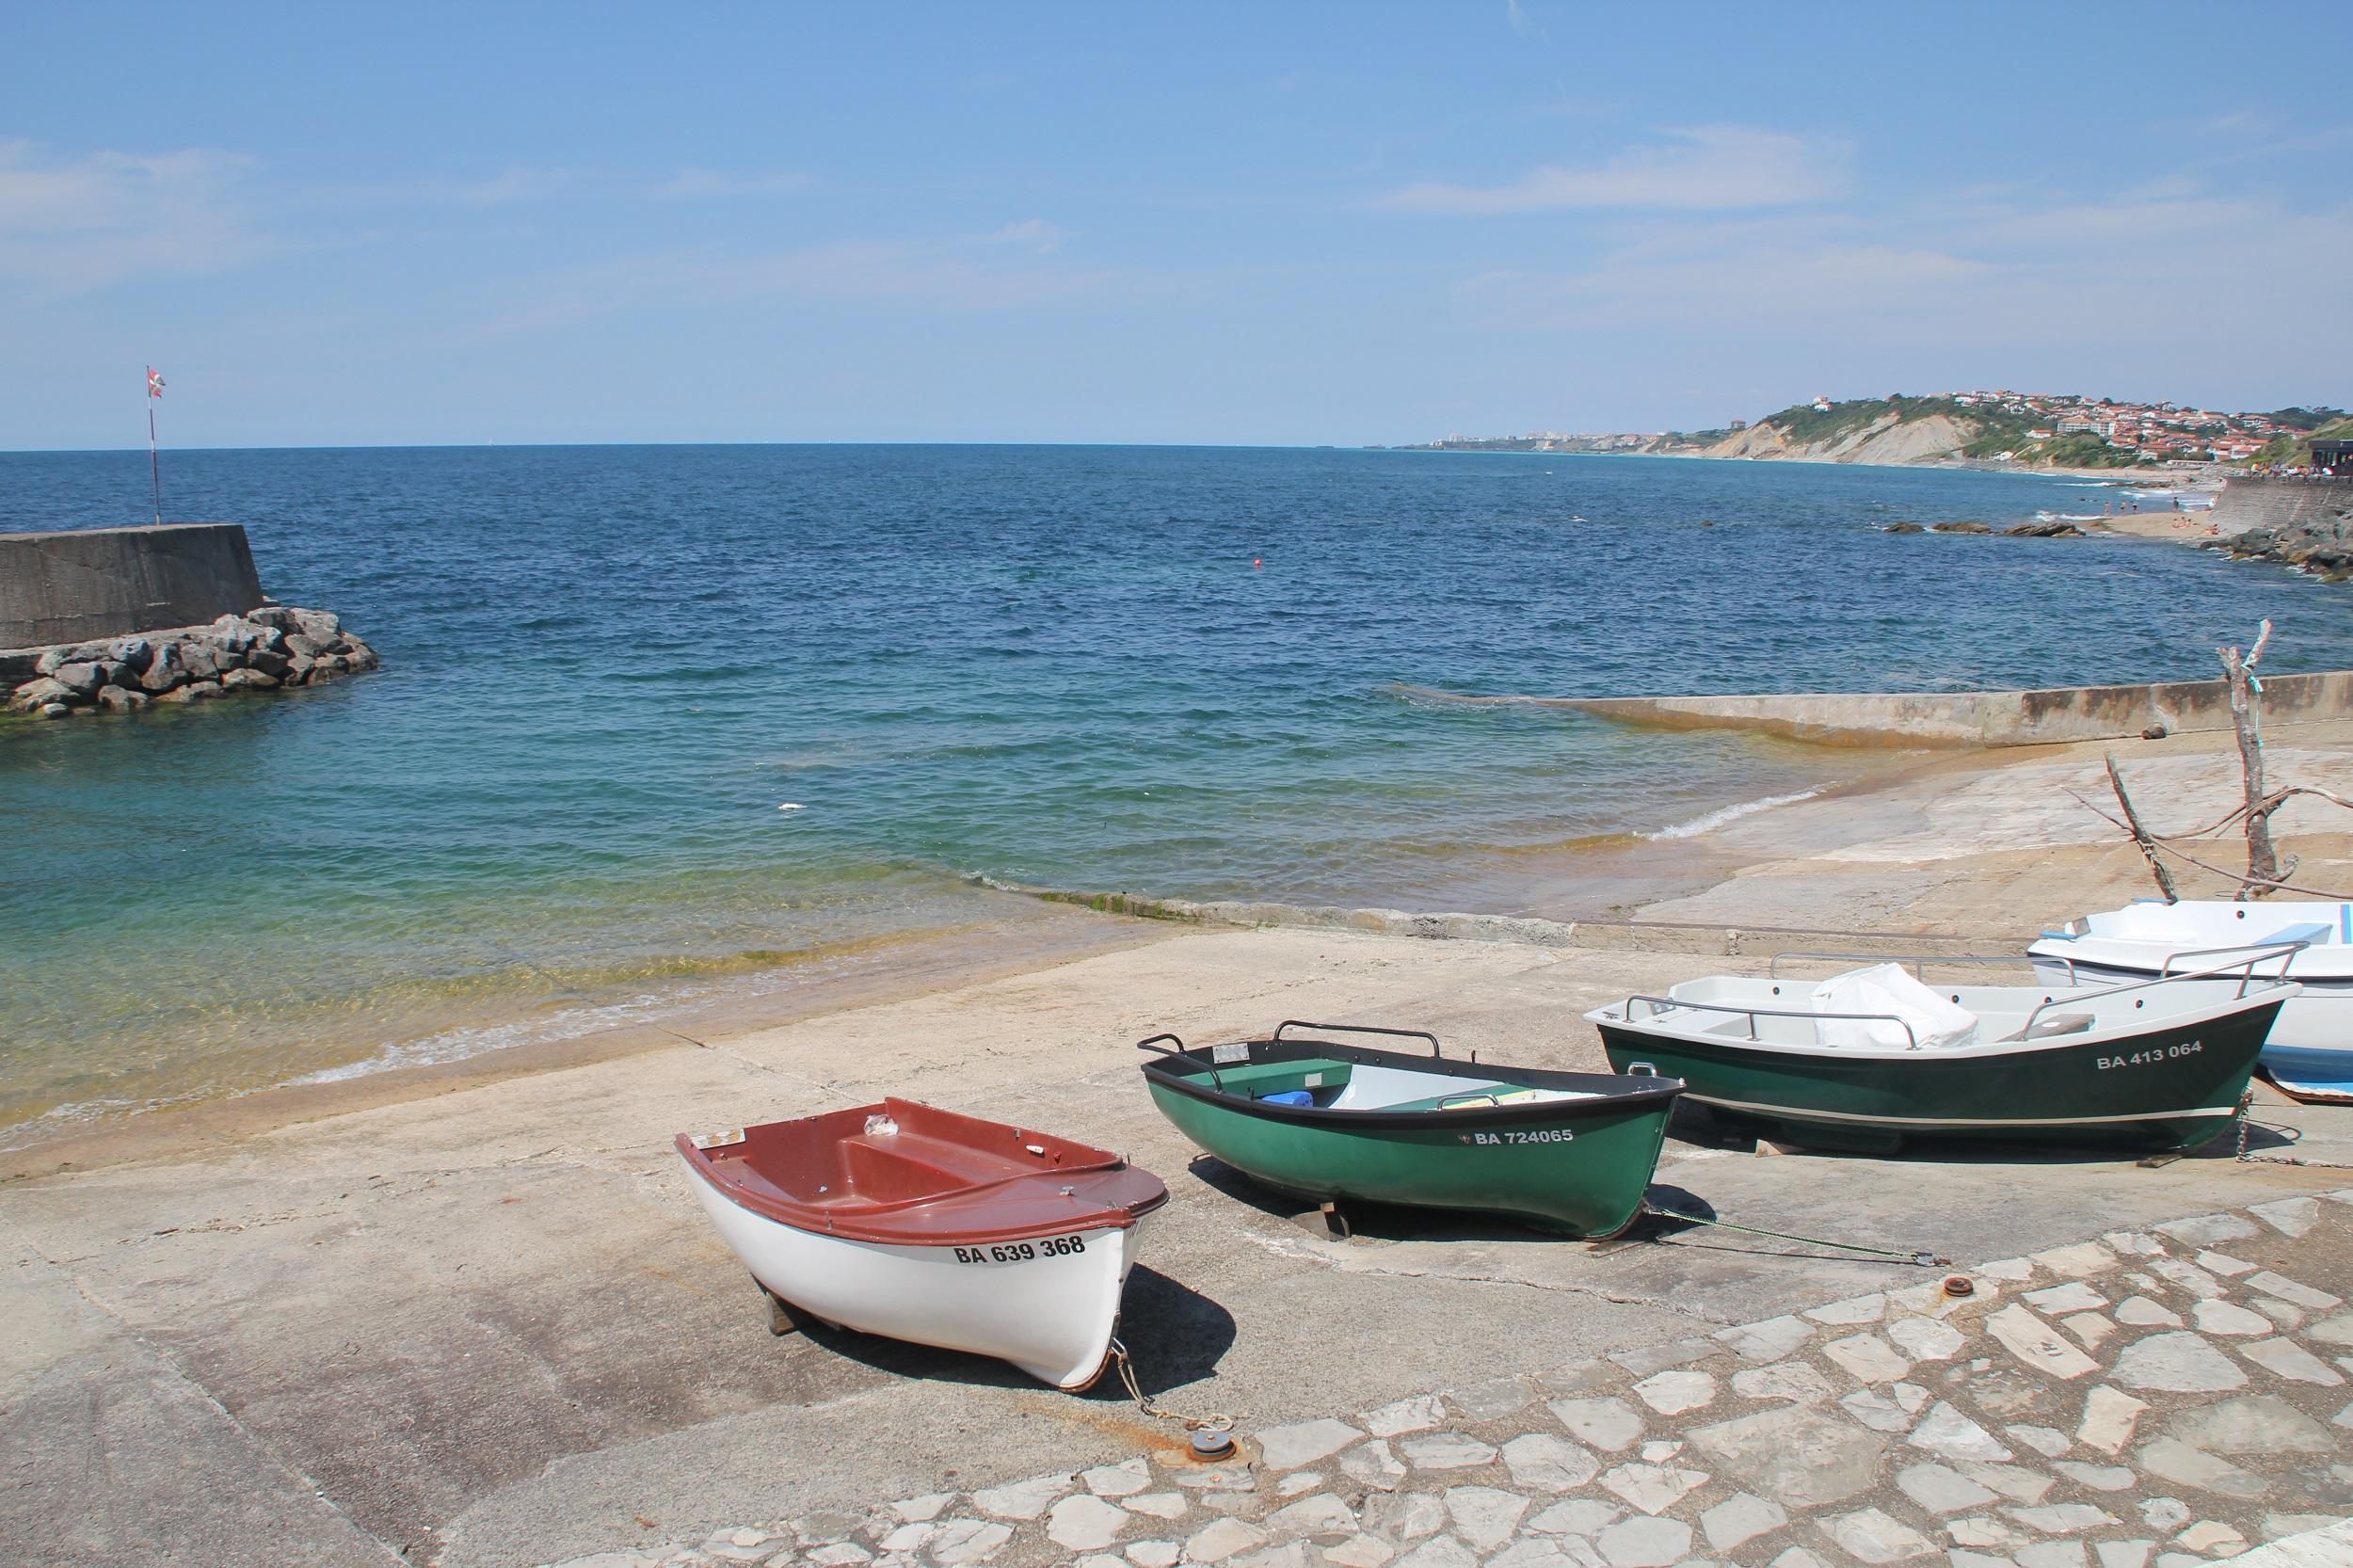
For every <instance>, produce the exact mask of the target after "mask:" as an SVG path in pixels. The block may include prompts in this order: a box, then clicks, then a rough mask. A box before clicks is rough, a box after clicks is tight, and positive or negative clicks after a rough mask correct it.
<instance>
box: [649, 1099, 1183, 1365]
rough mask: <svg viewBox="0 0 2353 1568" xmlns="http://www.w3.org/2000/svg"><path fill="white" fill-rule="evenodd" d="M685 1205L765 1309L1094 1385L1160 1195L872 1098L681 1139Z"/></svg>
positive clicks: (1000, 1135)
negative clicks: (1144, 1224) (761, 1296)
mask: <svg viewBox="0 0 2353 1568" xmlns="http://www.w3.org/2000/svg"><path fill="white" fill-rule="evenodd" d="M678 1151H679V1154H680V1156H681V1157H682V1158H683V1159H684V1160H685V1161H686V1168H687V1169H688V1170H689V1171H691V1172H693V1173H694V1176H695V1182H694V1186H695V1195H696V1197H697V1198H699V1199H700V1200H701V1201H702V1206H703V1211H704V1212H705V1213H707V1214H709V1215H710V1216H711V1220H712V1224H715V1225H717V1226H718V1227H719V1234H720V1235H721V1236H722V1237H724V1238H726V1240H727V1243H728V1246H729V1247H731V1248H733V1249H734V1251H735V1256H738V1257H740V1258H742V1259H743V1260H744V1267H745V1268H747V1269H749V1270H750V1271H751V1272H752V1277H753V1278H754V1279H755V1280H757V1281H759V1282H760V1288H761V1289H762V1290H763V1291H765V1292H767V1294H768V1298H769V1310H770V1327H772V1328H773V1329H775V1330H776V1332H777V1333H783V1332H785V1331H786V1329H787V1327H789V1326H790V1323H791V1320H792V1311H793V1310H795V1309H797V1310H798V1311H800V1312H803V1313H806V1314H808V1315H809V1316H811V1317H814V1318H818V1319H822V1320H824V1321H826V1322H828V1323H832V1324H834V1325H836V1326H839V1327H843V1328H854V1329H857V1330H860V1331H862V1332H864V1333H867V1334H879V1335H887V1336H889V1337H891V1338H893V1339H907V1340H912V1341H914V1342H915V1343H917V1344H919V1345H937V1346H940V1347H942V1348H944V1349H947V1350H953V1351H969V1352H973V1353H975V1354H978V1355H990V1356H996V1357H998V1358H1000V1359H1001V1360H1005V1361H1010V1362H1012V1363H1013V1364H1014V1365H1015V1366H1016V1367H1018V1368H1021V1370H1023V1371H1025V1372H1027V1373H1029V1374H1030V1375H1031V1376H1032V1377H1034V1378H1036V1379H1038V1380H1039V1381H1040V1382H1043V1383H1049V1384H1053V1385H1054V1386H1055V1387H1057V1388H1064V1389H1080V1388H1085V1387H1087V1386H1088V1385H1090V1384H1093V1383H1094V1382H1095V1380H1096V1378H1098V1377H1100V1376H1101V1375H1102V1372H1103V1368H1104V1367H1105V1366H1106V1365H1107V1364H1108V1361H1109V1358H1110V1353H1111V1346H1112V1334H1113V1332H1114V1330H1115V1329H1116V1328H1117V1326H1118V1321H1119V1299H1120V1292H1121V1290H1122V1288H1124V1287H1125V1285H1126V1284H1127V1279H1128V1267H1129V1266H1130V1265H1131V1264H1133V1263H1134V1262H1135V1256H1136V1245H1135V1244H1136V1233H1137V1229H1138V1225H1139V1223H1140V1222H1141V1221H1142V1220H1143V1219H1144V1217H1145V1216H1146V1215H1148V1214H1150V1213H1152V1212H1153V1211H1154V1210H1156V1209H1158V1208H1160V1207H1161V1206H1162V1205H1163V1204H1165V1203H1167V1202H1168V1189H1167V1188H1166V1187H1164V1186H1162V1185H1161V1184H1160V1178H1159V1177H1158V1176H1153V1175H1152V1174H1151V1173H1150V1172H1148V1171H1140V1170H1137V1169H1136V1168H1135V1167H1133V1166H1131V1165H1129V1164H1128V1162H1127V1161H1126V1160H1122V1159H1120V1158H1119V1157H1118V1156H1117V1155H1113V1154H1110V1153H1107V1152H1105V1151H1104V1150H1102V1149H1096V1148H1089V1147H1088V1146H1086V1145H1085V1144H1074V1143H1071V1142H1070V1141H1069V1140H1067V1139H1063V1138H1055V1137H1052V1136H1049V1135H1048V1134H1046V1133H1042V1132H1034V1131H1031V1130H1029V1129H1027V1128H1014V1127H1007V1126H1004V1125H1003V1124H1001V1123H998V1122H985V1121H981V1120H979V1119H977V1118H975V1117H971V1116H959V1115H957V1114H955V1113H954V1112H948V1111H940V1110H937V1109H936V1108H934V1107H932V1106H928V1105H918V1104H915V1103H914V1102H912V1101H909V1100H902V1099H886V1100H884V1101H883V1102H882V1103H881V1104H880V1105H862V1106H858V1107H856V1109H854V1110H849V1111H834V1112H826V1113H824V1114H823V1115H818V1116H805V1117H803V1118H801V1119H800V1120H798V1121H789V1122H770V1123H768V1124H767V1125H765V1126H762V1127H746V1128H735V1129H733V1130H731V1131H728V1132H720V1133H712V1134H707V1135H696V1134H692V1133H681V1134H680V1136H679V1139H678Z"/></svg>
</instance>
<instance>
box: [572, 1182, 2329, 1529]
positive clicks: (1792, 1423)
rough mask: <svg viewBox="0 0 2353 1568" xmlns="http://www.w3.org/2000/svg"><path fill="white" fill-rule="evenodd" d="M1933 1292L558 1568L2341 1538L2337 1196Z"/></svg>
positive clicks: (2081, 1249) (1849, 1304)
mask: <svg viewBox="0 0 2353 1568" xmlns="http://www.w3.org/2000/svg"><path fill="white" fill-rule="evenodd" d="M1908 1273H1909V1272H1908ZM2299 1275H2301V1276H2302V1277H2301V1278H2299V1277H2298V1276H2299ZM1915 1277H1916V1276H1915ZM1942 1277H1943V1276H1941V1275H1936V1276H1929V1278H1927V1279H1925V1280H1919V1281H1917V1282H1914V1280H1913V1278H1908V1281H1907V1284H1906V1285H1905V1287H1904V1288H1897V1289H1892V1290H1889V1291H1887V1292H1885V1293H1883V1294H1876V1295H1868V1296H1862V1297H1858V1298H1854V1299H1850V1300H1845V1301H1837V1302H1832V1303H1829V1304H1824V1305H1821V1306H1817V1307H1816V1308H1814V1309H1812V1310H1810V1311H1806V1312H1802V1313H1799V1314H1794V1315H1791V1316H1788V1317H1783V1318H1775V1319H1772V1320H1769V1321H1766V1322H1759V1323H1750V1324H1746V1325H1742V1326H1739V1327H1735V1328H1727V1329H1722V1330H1719V1331H1717V1332H1715V1333H1713V1334H1709V1335H1707V1336H1702V1337H1695V1338H1690V1339H1685V1340H1680V1341H1676V1342H1673V1343H1670V1344H1663V1345H1654V1346H1648V1347H1644V1348H1641V1349H1639V1350H1630V1351H1624V1352H1618V1353H1616V1354H1613V1355H1611V1356H1609V1357H1608V1358H1606V1359H1604V1360H1600V1361H1595V1362H1591V1363H1587V1364H1585V1365H1582V1366H1578V1367H1574V1368H1567V1369H1565V1370H1563V1371H1560V1372H1551V1373H1546V1374H1545V1375H1542V1376H1536V1375H1512V1376H1505V1377H1500V1378H1498V1379H1497V1380H1496V1381H1494V1382H1491V1383H1487V1384H1481V1385H1479V1386H1477V1387H1470V1388H1461V1389H1453V1390H1449V1391H1447V1392H1445V1393H1443V1394H1429V1395H1424V1396H1421V1397H1419V1398H1415V1399H1407V1400H1398V1401H1396V1402H1394V1403H1391V1404H1386V1405H1383V1406H1381V1407H1380V1408H1378V1409H1373V1410H1366V1411H1361V1412H1358V1413H1356V1414H1355V1415H1354V1416H1352V1417H1350V1418H1349V1419H1346V1420H1340V1419H1324V1420H1314V1421H1305V1422H1300V1423H1296V1424H1292V1425H1288V1426H1281V1427H1275V1428H1272V1429H1269V1430H1264V1431H1259V1432H1253V1433H1250V1434H1249V1435H1248V1438H1247V1440H1246V1441H1245V1442H1244V1444H1243V1445H1242V1449H1241V1456H1240V1457H1238V1458H1236V1459H1234V1460H1232V1461H1229V1462H1227V1463H1225V1464H1212V1465H1203V1464H1191V1463H1187V1462H1185V1461H1184V1460H1182V1459H1181V1458H1177V1459H1173V1460H1172V1459H1171V1458H1170V1457H1169V1456H1168V1455H1166V1454H1151V1455H1139V1456H1137V1457H1135V1458H1132V1459H1129V1460H1128V1461H1126V1462H1125V1463H1123V1464H1106V1465H1100V1466H1097V1467H1096V1468H1093V1469H1086V1470H1078V1471H1071V1472H1060V1473H1052V1474H1047V1475H1040V1476H1033V1477H1031V1478H1029V1479H1027V1480H1016V1481H1014V1482H1012V1483H1010V1484H1007V1485H1002V1486H997V1487H992V1488H986V1489H983V1490H980V1491H977V1492H972V1493H968V1494H965V1493H937V1494H933V1495H929V1496H916V1497H908V1498H904V1499H902V1500H900V1501H897V1502H893V1503H888V1504H885V1505H882V1506H878V1507H875V1508H872V1509H870V1510H866V1511H864V1512H827V1513H817V1514H811V1515H808V1516H805V1517H802V1518H797V1519H792V1520H789V1521H782V1522H775V1523H768V1524H756V1525H748V1526H745V1527H744V1528H735V1529H728V1530H722V1531H720V1532H719V1533H717V1534H715V1535H713V1536H711V1537H710V1538H708V1539H704V1540H697V1541H694V1542H680V1543H674V1544H667V1545H660V1546H648V1547H644V1548H640V1549H638V1550H633V1551H628V1552H607V1553H600V1554H598V1555H596V1556H594V1557H587V1558H575V1559H572V1560H570V1561H569V1562H568V1563H566V1564H563V1565H561V1568H655V1565H680V1568H683V1565H690V1564H691V1565H701V1564H721V1563H744V1564H755V1563H756V1564H767V1565H771V1568H782V1565H785V1564H803V1563H807V1564H819V1565H824V1568H856V1565H862V1564H869V1563H871V1564H874V1565H876V1568H958V1565H962V1564H979V1563H992V1564H999V1565H1003V1568H1031V1565H1035V1564H1046V1563H1077V1564H1080V1568H1177V1565H1178V1564H1223V1565H1226V1568H1311V1565H1315V1564H1321V1563H1330V1564H1335V1565H1337V1568H1477V1565H1479V1564H1482V1563H1483V1564H1485V1565H1487V1568H1714V1565H1719V1564H1731V1565H1739V1568H1768V1565H1769V1568H1849V1565H1852V1564H1862V1565H1864V1568H1884V1565H1888V1564H1897V1563H1911V1562H1919V1563H1922V1564H1929V1563H1931V1562H1932V1561H1933V1560H1935V1559H1939V1558H1942V1559H1944V1560H1945V1561H1946V1562H1947V1563H1949V1564H1950V1568H1996V1565H2001V1564H2009V1565H2014V1568H2197V1565H2200V1564H2203V1563H2206V1562H2209V1561H2213V1560H2220V1559H2227V1558H2231V1557H2234V1556H2237V1555H2238V1554H2240V1553H2241V1552H2244V1551H2247V1550H2249V1549H2250V1548H2253V1547H2256V1546H2258V1545H2260V1544H2263V1543H2265V1542H2271V1541H2277V1540H2281V1539H2282V1538H2288V1537H2298V1536H2302V1535H2304V1534H2305V1533H2306V1532H2309V1531H2313V1530H2318V1529H2321V1528H2326V1527H2329V1526H2333V1525H2335V1524H2336V1523H2337V1522H2338V1521H2339V1520H2340V1519H2342V1518H2343V1517H2344V1516H2345V1515H2346V1514H2348V1513H2353V1402H2349V1400H2353V1309H2348V1308H2347V1306H2346V1304H2345V1302H2344V1301H2342V1300H2341V1299H2339V1297H2338V1296H2337V1295H2335V1294H2332V1293H2330V1291H2329V1290H2328V1289H2323V1288H2318V1287H2317V1286H2315V1285H2314V1284H2313V1283H2311V1281H2312V1280H2313V1279H2321V1280H2323V1281H2324V1282H2325V1283H2327V1284H2330V1285H2334V1286H2337V1287H2339V1288H2344V1287H2345V1284H2346V1283H2347V1280H2348V1278H2353V1189H2347V1190H2345V1191H2343V1192H2333V1193H2329V1194H2324V1195H2322V1196H2319V1197H2298V1198H2290V1199H2284V1200H2281V1201H2280V1202H2275V1203H2265V1204H2259V1205H2256V1206H2255V1207H2253V1208H2249V1209H2248V1210H2246V1211H2244V1212H2230V1213H2217V1214H2210V1215H2204V1216H2200V1217H2197V1218H2193V1219H2188V1220H2183V1221H2179V1222H2176V1223H2172V1224H2164V1225H2159V1226H2156V1227H2153V1229H2150V1230H2148V1231H2139V1232H2135V1231H2118V1232H2111V1233H2110V1234H2108V1235H2105V1236H2103V1237H2101V1238H2100V1239H2099V1240H2094V1241H2088V1242H2084V1243H2082V1244H2080V1245H2075V1246H2069V1247H2060V1248H2057V1249H2055V1250H2052V1251H2048V1252H2042V1253H2037V1254H2035V1255H2033V1256H2027V1257H2018V1258H2009V1259H2003V1260H2000V1261H1996V1262H1992V1263H1987V1264H1984V1265H1982V1266H1980V1267H1978V1268H1977V1269H1976V1270H1974V1271H1971V1272H1969V1274H1968V1278H1969V1281H1970V1283H1971V1285H1972V1287H1973V1289H1972V1292H1971V1293H1970V1294H1968V1295H1966V1296H1961V1297H1956V1296H1953V1295H1950V1294H1948V1293H1947V1292H1946V1291H1945V1288H1943V1285H1942ZM1319 1340H1320V1342H1321V1343H1324V1344H1327V1345H1329V1344H1333V1343H1338V1342H1339V1341H1338V1340H1337V1338H1336V1337H1335V1336H1333V1335H1332V1334H1329V1333H1326V1334H1323V1335H1321V1336H1319ZM1528 1359H1529V1361H1531V1362H1535V1363H1537V1364H1539V1365H1541V1362H1542V1354H1541V1350H1540V1349H1538V1348H1535V1347H1531V1348H1530V1352H1529V1357H1528Z"/></svg>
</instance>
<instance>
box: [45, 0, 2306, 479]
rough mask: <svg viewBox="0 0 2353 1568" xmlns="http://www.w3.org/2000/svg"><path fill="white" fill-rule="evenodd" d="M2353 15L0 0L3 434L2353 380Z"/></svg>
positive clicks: (2240, 388)
mask: <svg viewBox="0 0 2353 1568" xmlns="http://www.w3.org/2000/svg"><path fill="white" fill-rule="evenodd" d="M672 11H680V12H683V13H684V14H683V17H682V19H681V16H680V15H678V14H668V13H670V12H672ZM2340 21H2341V16H2339V15H2338V13H2334V12H2332V11H2330V10H2328V9H2324V8H2300V9H2299V8H2289V7H2278V8H2236V7H2229V6H2220V5H2217V6H2210V7H2170V6H2162V5H2132V6H2126V5H2070V6H2063V7H2044V6H2035V7H2017V8H2009V7H1999V6H1960V7H1952V6H1941V7H1913V6H1875V7H1859V6H1854V7H1849V6H1839V5H1828V4H1817V5H1812V6H1778V7H1769V8H1760V7H1753V6H1742V7H1738V8H1734V7H1729V6H1725V7H1714V6H1706V5H1679V6H1657V7H1653V6H1644V5H1617V6H1609V7H1600V6H1594V7H1570V6H1546V5H1544V4H1542V3H1541V0H1526V3H1525V4H1523V5H1518V6H1513V5H1507V4H1501V3H1497V4H1492V5H1488V4H1481V5H1458V6H1442V5H1436V4H1430V5H1419V6H1387V5H1368V4H1358V5H1348V6H1337V5H1320V6H1309V5H1295V6H1289V5H1287V6H1266V5H1252V6H1237V7H1216V6H1205V5H1192V6H1186V7H1166V8H1159V9H1157V10H1149V9H1146V8H1138V7H1087V8H1081V7H1079V6H1076V5H1066V6H1024V7H1012V6H954V7H949V6H936V7H933V6H920V5H919V6H897V7H861V6H828V7H805V8H788V7H781V6H761V7H755V8H728V7H718V6H712V7H703V8H653V7H629V8H620V7H616V8H599V7H591V6H562V7H559V6H553V5H549V6H537V7H506V8H491V7H466V8H456V7H451V8H437V7H432V6H402V7H370V8H361V7H344V6H316V5H312V6H302V7H292V6H289V7H276V8H274V7H268V6H258V5H257V6H244V7H239V8H194V7H186V6H174V7H169V8H165V7H153V6H136V5H133V6H108V7H104V8H99V7H88V6H79V7H70V6H45V7H44V6H35V5H31V4H23V3H20V4H18V5H15V6H12V7H11V8H9V11H8V27H7V34H8V44H7V47H6V50H5V52H0V448H44V447H83V446H101V447H104V446H127V445H134V444H137V443H138V442H139V441H140V440H143V439H144V436H145V428H144V423H143V418H142V415H143V413H144V407H143V404H142V403H141V402H140V400H139V396H138V387H139V379H140V374H141V367H142V366H143V365H145V364H147V363H149V362H152V363H154V364H156V365H157V366H159V367H161V368H162V369H163V371H164V373H165V375H166V376H167V377H168V380H169V391H168V396H167V398H166V400H165V402H164V403H163V404H162V405H161V406H160V412H161V415H162V419H163V423H164V428H165V432H166V440H168V441H169V442H172V443H175V444H180V445H300V444H316V443H330V444H332V443H406V442H444V441H446V442H478V441H485V440H499V441H609V440H1057V441H1128V440H1134V441H1206V442H1242V443H1257V442H1276V443H1281V442H1337V443H1342V444H1354V443H1362V442H1376V441H1379V442H1387V441H1403V440H1425V439H1429V438H1431V437H1433V436H1438V435H1444V434H1446V433H1448V432H1449V431H1462V432H1465V433H1491V432H1499V431H1517V430H1526V429H1530V428H1547V429H1655V428H1660V427H1696V426H1701V425H1705V424H1720V423H1721V422H1723V421H1725V420H1728V419H1731V418H1735V417H1742V416H1753V415H1756V414H1760V413H1764V412H1767V411H1769V410H1770V409H1772V408H1779V407H1782V406H1784V405H1786V404H1788V403H1790V402H1793V401H1797V400H1800V399H1803V398H1808V397H1811V396H1813V395H1815V394H1816V393H1817V392H1828V393H1831V394H1832V395H1833V396H1849V395H1863V394H1877V393H1883V392H1891V391H1907V392H1918V391H1928V390H1937V389H1945V388H1952V387H1959V386H1966V385H2007V386H2014V387H2021V388H2036V389H2047V390H2061V391H2067V390H2073V391H2083V392H2091V393H2094V394H2112V395H2116V396H2152V397H2175V398H2181V399H2184V400H2199V401H2205V402H2209V403H2213V404H2217V405H2223V406H2229V407H2233V408H2239V407H2256V408H2272V407H2278V406H2281V405H2282V404H2288V403H2304V402H2329V403H2347V402H2353V387H2348V385H2347V380H2348V376H2347V374H2346V371H2347V366H2348V365H2353V324H2349V322H2348V317H2347V315H2346V313H2345V310H2344V305H2343V301H2344V291H2345V276H2346V267H2347V263H2348V259H2353V200H2348V199H2347V195H2346V193H2347V191H2348V190H2349V189H2353V187H2348V185H2347V184H2346V183H2345V179H2344V171H2345V168H2347V167H2348V154H2349V153H2353V99H2348V96H2347V95H2346V94H2345V91H2344V86H2343V75H2342V51H2341V50H2338V49H2332V48H2329V47H2327V46H2325V44H2320V45H2319V46H2313V47H2306V46H2305V45H2304V43H2302V42H2299V40H2315V41H2317V40H2326V39H2328V38H2329V37H2333V36H2334V35H2336V34H2337V33H2339V32H2341V30H2342V29H2341V27H2340V25H2339V22H2340Z"/></svg>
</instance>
